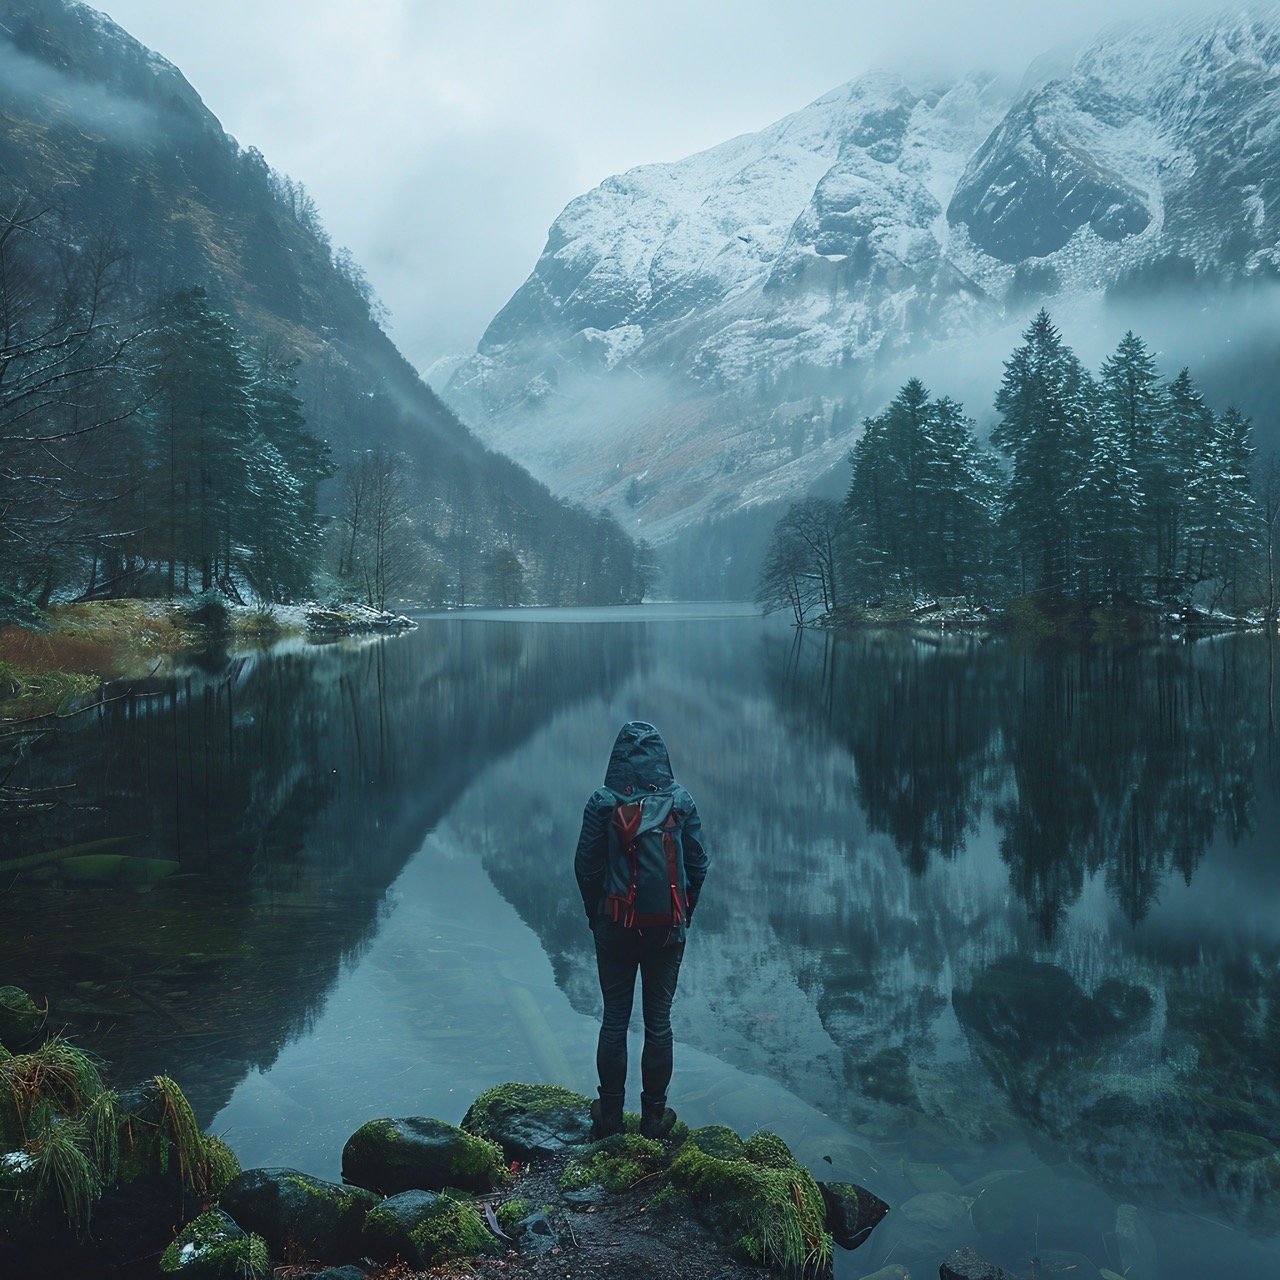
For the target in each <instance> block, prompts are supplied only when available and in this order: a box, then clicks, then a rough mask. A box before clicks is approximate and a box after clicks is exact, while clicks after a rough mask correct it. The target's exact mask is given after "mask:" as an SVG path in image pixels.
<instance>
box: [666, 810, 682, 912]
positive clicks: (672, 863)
mask: <svg viewBox="0 0 1280 1280" xmlns="http://www.w3.org/2000/svg"><path fill="white" fill-rule="evenodd" d="M662 852H663V853H665V854H666V855H667V882H668V883H669V884H670V885H671V923H672V924H673V925H675V924H679V923H680V922H681V921H682V920H683V919H684V903H683V902H681V901H680V890H679V889H677V888H676V883H677V881H678V879H679V876H678V874H677V867H676V856H677V851H676V811H675V810H674V809H672V810H671V811H670V812H669V813H668V814H667V816H666V817H665V818H664V819H663V820H662Z"/></svg>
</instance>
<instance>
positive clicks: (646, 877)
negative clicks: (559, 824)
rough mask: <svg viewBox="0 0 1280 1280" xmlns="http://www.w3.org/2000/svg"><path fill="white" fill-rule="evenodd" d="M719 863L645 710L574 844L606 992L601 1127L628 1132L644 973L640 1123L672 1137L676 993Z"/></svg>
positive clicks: (602, 1131)
mask: <svg viewBox="0 0 1280 1280" xmlns="http://www.w3.org/2000/svg"><path fill="white" fill-rule="evenodd" d="M709 865H710V861H709V859H708V857H707V853H706V850H705V848H704V847H703V844H702V822H701V820H700V819H699V817H698V810H697V807H696V806H695V805H694V802H693V797H692V796H691V795H690V794H689V793H688V791H686V790H685V789H684V787H682V786H680V784H679V783H677V782H676V780H675V778H674V777H673V775H672V772H671V761H670V758H669V756H668V754H667V748H666V744H665V743H664V742H663V740H662V735H661V734H659V732H658V731H657V729H655V728H654V727H653V725H651V724H648V723H646V722H645V721H643V720H631V721H628V722H627V723H626V724H624V725H623V726H622V729H621V731H620V732H619V734H618V738H617V741H616V742H615V743H614V744H613V751H612V753H611V754H610V756H609V765H608V768H607V769H606V771H605V776H604V786H603V787H601V788H599V789H598V790H596V791H594V792H592V794H591V798H590V799H589V800H588V801H587V806H586V809H585V811H584V812H583V815H582V832H581V834H580V835H579V837H578V848H577V852H576V854H575V856H574V874H575V876H576V877H577V881H578V888H579V890H580V891H581V893H582V905H583V907H584V909H585V910H586V913H587V921H588V923H589V924H590V926H591V932H592V934H593V936H594V938H595V947H596V966H597V968H598V969H599V973H600V994H601V995H602V996H603V998H604V1013H603V1016H602V1017H601V1020H600V1039H599V1043H598V1045H597V1048H596V1070H597V1072H598V1073H599V1076H600V1087H599V1097H598V1098H597V1099H596V1100H595V1101H594V1102H593V1103H592V1104H591V1121H592V1134H593V1136H594V1137H596V1138H603V1137H608V1136H609V1135H610V1134H613V1133H621V1132H622V1108H623V1101H624V1096H625V1091H626V1082H627V1028H628V1026H629V1025H630V1022H631V1007H632V1003H633V1000H634V996H635V986H636V974H637V973H638V974H639V975H640V983H641V1010H642V1013H643V1015H644V1051H643V1053H642V1054H641V1057H640V1083H641V1093H640V1132H641V1133H642V1134H643V1135H644V1136H645V1137H646V1138H657V1137H663V1136H664V1135H665V1134H667V1133H668V1132H669V1131H670V1129H671V1126H672V1125H673V1124H674V1123H675V1118H676V1117H675V1112H674V1111H672V1110H671V1109H670V1108H669V1107H668V1106H667V1089H668V1086H669V1085H670V1083H671V1071H672V1053H671V1001H672V999H673V998H674V996H675V992H676V981H677V979H678V978H679V976H680V962H681V960H682V959H683V958H684V948H685V936H686V933H687V931H688V927H689V922H690V921H691V920H692V918H693V911H694V908H695V907H696V906H697V903H698V896H699V894H700V893H701V892H702V883H703V880H704V879H705V878H706V874H707V867H708V866H709Z"/></svg>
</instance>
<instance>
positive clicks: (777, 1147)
mask: <svg viewBox="0 0 1280 1280" xmlns="http://www.w3.org/2000/svg"><path fill="white" fill-rule="evenodd" d="M742 1151H743V1155H745V1156H746V1157H747V1159H748V1160H750V1161H751V1162H752V1164H758V1165H763V1166H764V1167H765V1168H766V1169H790V1168H791V1167H792V1166H793V1165H794V1164H795V1161H794V1160H793V1159H792V1158H791V1148H790V1147H789V1146H787V1144H786V1143H785V1142H783V1140H782V1139H781V1138H780V1137H778V1135H777V1134H776V1133H770V1132H769V1131H768V1129H761V1130H759V1131H758V1132H756V1133H753V1134H752V1135H751V1137H749V1138H748V1139H747V1141H746V1142H745V1143H744V1144H743V1149H742Z"/></svg>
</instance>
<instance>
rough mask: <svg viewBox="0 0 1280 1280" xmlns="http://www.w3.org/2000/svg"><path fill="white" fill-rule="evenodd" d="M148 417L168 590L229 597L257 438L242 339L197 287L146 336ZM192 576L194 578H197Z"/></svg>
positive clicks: (153, 505) (158, 537)
mask: <svg viewBox="0 0 1280 1280" xmlns="http://www.w3.org/2000/svg"><path fill="white" fill-rule="evenodd" d="M151 356H152V366H151V370H150V376H149V378H148V382H149V391H150V400H149V406H148V417H149V421H150V424H151V430H152V432H153V434H154V436H155V439H156V444H157V446H158V447H157V453H158V454H159V457H160V462H161V466H160V469H159V473H158V474H157V475H156V476H155V477H154V484H153V487H152V488H153V500H152V501H151V502H150V504H149V507H150V510H151V512H152V513H153V519H154V521H155V523H154V525H153V528H154V530H155V536H154V538H153V540H152V541H153V546H154V547H155V548H156V550H157V552H158V555H157V558H158V559H160V560H162V561H167V562H168V566H169V589H170V591H171V592H172V591H173V590H175V589H176V587H177V586H178V585H179V583H178V570H179V568H181V575H182V576H181V586H182V589H183V590H189V589H191V588H192V587H193V586H194V587H196V589H198V590H201V591H208V590H209V589H210V588H212V587H213V586H215V585H221V586H224V587H229V588H232V589H233V585H232V580H231V576H230V573H231V563H232V559H233V551H234V539H235V536H236V533H237V531H238V530H239V529H241V528H242V527H243V526H244V525H245V523H246V522H247V521H246V517H247V516H248V515H249V506H250V502H251V494H250V488H249V484H248V473H247V470H246V464H247V462H248V459H249V457H250V448H251V445H252V441H253V437H254V433H255V429H256V426H255V421H254V405H253V399H252V395H251V390H250V376H249V371H248V367H247V364H246V361H245V358H244V353H243V349H242V347H241V344H240V340H239V337H238V335H237V334H236V331H235V329H234V328H233V327H232V325H231V322H230V321H229V320H228V319H227V318H226V316H224V315H222V314H221V313H220V312H218V311H216V310H215V309H214V308H213V306H212V304H211V303H210V302H209V298H208V295H207V294H206V293H205V291H204V290H203V289H201V288H198V287H197V288H194V289H189V290H186V291H184V292H181V293H177V294H174V295H173V296H172V297H170V298H169V299H168V300H167V301H166V302H165V303H164V304H163V305H162V307H161V309H160V313H159V316H158V318H157V324H156V328H155V330H154V333H153V335H152V351H151ZM193 570H194V571H195V575H197V576H195V577H194V578H193Z"/></svg>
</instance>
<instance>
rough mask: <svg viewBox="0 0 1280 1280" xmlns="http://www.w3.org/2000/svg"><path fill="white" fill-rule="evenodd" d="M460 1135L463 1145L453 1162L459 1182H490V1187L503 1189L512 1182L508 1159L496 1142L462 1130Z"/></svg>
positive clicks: (454, 1172)
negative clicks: (472, 1180) (473, 1180)
mask: <svg viewBox="0 0 1280 1280" xmlns="http://www.w3.org/2000/svg"><path fill="white" fill-rule="evenodd" d="M458 1134H459V1137H460V1139H461V1145H460V1147H459V1149H458V1152H457V1155H456V1156H455V1158H454V1161H453V1166H452V1173H453V1176H454V1177H455V1178H457V1179H458V1181H459V1182H465V1181H469V1180H471V1179H475V1180H476V1181H485V1182H488V1184H489V1185H490V1186H494V1187H501V1186H503V1185H504V1184H506V1183H508V1182H510V1181H511V1171H510V1170H509V1169H508V1168H507V1160H506V1157H505V1156H504V1155H503V1154H502V1148H501V1147H500V1146H498V1144H497V1143H496V1142H490V1141H489V1139H488V1138H481V1137H478V1136H477V1135H475V1134H472V1133H467V1132H465V1131H464V1130H462V1129H459V1130H458Z"/></svg>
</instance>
